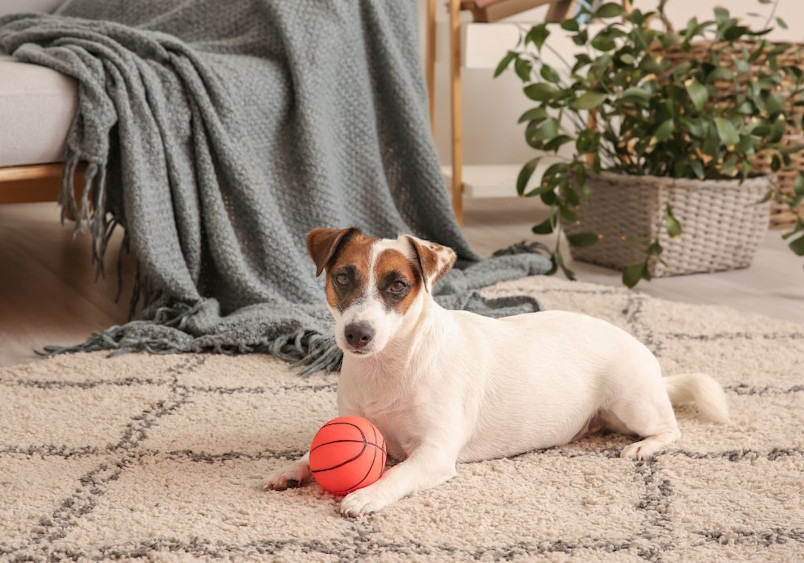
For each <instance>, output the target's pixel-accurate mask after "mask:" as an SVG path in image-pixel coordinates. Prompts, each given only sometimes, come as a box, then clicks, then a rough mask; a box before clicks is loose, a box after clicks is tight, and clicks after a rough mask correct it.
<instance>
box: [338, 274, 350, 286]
mask: <svg viewBox="0 0 804 563" xmlns="http://www.w3.org/2000/svg"><path fill="white" fill-rule="evenodd" d="M335 283H337V284H338V285H349V276H347V275H346V274H338V275H336V276H335Z"/></svg>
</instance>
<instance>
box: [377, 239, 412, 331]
mask: <svg viewBox="0 0 804 563" xmlns="http://www.w3.org/2000/svg"><path fill="white" fill-rule="evenodd" d="M374 282H375V284H376V288H377V293H378V294H379V295H380V297H381V298H382V300H383V302H384V303H385V306H386V307H387V308H388V310H393V311H395V312H397V313H399V314H400V315H404V314H405V313H407V311H408V309H409V308H410V306H411V305H412V304H413V302H414V301H416V296H417V295H418V294H419V290H420V288H421V284H422V276H421V273H420V272H419V269H418V268H417V267H416V265H415V264H414V263H413V262H411V260H410V259H409V258H408V257H407V256H405V255H404V254H402V253H401V252H400V251H398V250H393V249H388V250H383V251H382V252H381V253H380V254H379V255H378V256H377V260H376V262H375V264H374Z"/></svg>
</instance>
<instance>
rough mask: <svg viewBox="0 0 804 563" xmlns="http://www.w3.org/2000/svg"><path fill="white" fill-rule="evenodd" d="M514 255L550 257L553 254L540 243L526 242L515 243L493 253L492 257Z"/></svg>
mask: <svg viewBox="0 0 804 563" xmlns="http://www.w3.org/2000/svg"><path fill="white" fill-rule="evenodd" d="M513 254H541V255H542V256H547V257H549V256H550V254H551V250H550V247H549V246H547V245H546V244H542V243H541V242H538V241H531V242H528V241H526V240H523V241H520V242H515V243H514V244H512V245H511V246H506V247H505V248H500V249H499V250H495V251H494V253H492V256H510V255H513Z"/></svg>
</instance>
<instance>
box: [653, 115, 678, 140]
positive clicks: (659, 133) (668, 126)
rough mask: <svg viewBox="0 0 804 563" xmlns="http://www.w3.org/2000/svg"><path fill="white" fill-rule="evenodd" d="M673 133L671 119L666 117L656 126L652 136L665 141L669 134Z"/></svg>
mask: <svg viewBox="0 0 804 563" xmlns="http://www.w3.org/2000/svg"><path fill="white" fill-rule="evenodd" d="M672 134H673V120H672V119H668V120H667V121H665V122H664V123H662V124H661V125H659V126H658V127H657V128H656V131H654V132H653V136H654V137H656V140H658V141H666V140H667V139H669V138H670V135H672Z"/></svg>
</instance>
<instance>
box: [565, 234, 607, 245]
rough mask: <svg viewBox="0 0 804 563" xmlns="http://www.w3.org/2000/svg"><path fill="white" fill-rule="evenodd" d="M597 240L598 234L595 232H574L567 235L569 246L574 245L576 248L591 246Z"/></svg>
mask: <svg viewBox="0 0 804 563" xmlns="http://www.w3.org/2000/svg"><path fill="white" fill-rule="evenodd" d="M599 240H600V235H598V234H597V233H575V234H572V235H567V241H568V242H569V243H570V246H574V247H576V248H583V247H585V246H592V245H593V244H595V243H596V242H598V241H599Z"/></svg>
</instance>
